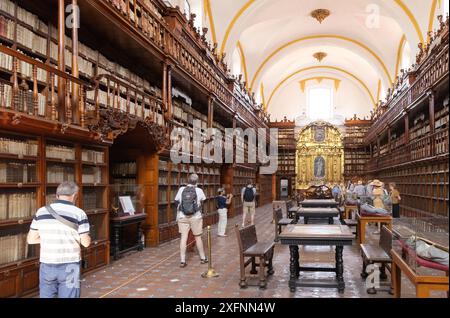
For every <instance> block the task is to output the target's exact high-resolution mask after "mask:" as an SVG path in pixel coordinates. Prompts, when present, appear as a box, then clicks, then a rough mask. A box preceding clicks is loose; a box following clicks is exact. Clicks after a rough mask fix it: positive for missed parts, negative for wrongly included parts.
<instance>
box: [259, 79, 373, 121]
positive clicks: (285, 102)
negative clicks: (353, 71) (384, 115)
mask: <svg viewBox="0 0 450 318" xmlns="http://www.w3.org/2000/svg"><path fill="white" fill-rule="evenodd" d="M341 80H342V81H341V84H340V87H339V89H338V90H337V91H336V90H334V87H333V85H334V83H333V81H330V80H324V81H322V84H324V85H330V86H331V87H333V93H334V105H335V106H334V114H335V115H338V116H341V117H345V118H351V117H353V115H354V114H356V115H357V116H358V117H360V118H362V117H363V116H369V115H370V111H371V110H372V109H373V104H372V102H371V100H370V98H369V97H368V95H367V93H366V92H365V91H363V90H362V88H360V87H359V85H358V84H355V83H353V82H352V81H350V80H347V79H342V78H341ZM313 85H317V82H315V81H310V82H308V83H307V84H306V89H305V93H302V91H301V89H300V85H299V81H294V82H292V83H290V84H288V85H287V86H285V87H283V88H281V89H280V90H278V92H277V94H276V95H275V97H274V98H273V99H272V102H271V104H270V108H269V113H270V114H271V119H272V120H275V119H277V120H281V119H283V118H284V116H287V118H288V119H295V118H297V117H300V116H302V115H304V114H305V115H307V114H308V110H307V99H306V98H307V97H306V93H307V88H308V87H309V86H313ZM269 94H270V92H266V96H268V95H269Z"/></svg>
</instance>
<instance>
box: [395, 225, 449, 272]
mask: <svg viewBox="0 0 450 318" xmlns="http://www.w3.org/2000/svg"><path fill="white" fill-rule="evenodd" d="M448 221H449V220H448V217H438V216H435V217H402V218H399V219H394V220H393V226H392V232H393V242H392V250H393V251H394V252H395V253H396V254H397V255H398V256H399V257H401V260H402V261H403V262H404V264H405V265H407V267H408V268H409V269H411V270H412V271H413V272H414V273H415V275H417V276H446V273H448V261H449V259H448V257H449V254H448V245H449V244H448V243H449V233H448V227H449V224H448Z"/></svg>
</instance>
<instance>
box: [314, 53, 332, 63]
mask: <svg viewBox="0 0 450 318" xmlns="http://www.w3.org/2000/svg"><path fill="white" fill-rule="evenodd" d="M327 55H328V54H327V53H325V52H317V53H314V54H313V57H314V58H315V59H316V60H318V61H319V62H322V60H323V59H324V58H326V57H327Z"/></svg>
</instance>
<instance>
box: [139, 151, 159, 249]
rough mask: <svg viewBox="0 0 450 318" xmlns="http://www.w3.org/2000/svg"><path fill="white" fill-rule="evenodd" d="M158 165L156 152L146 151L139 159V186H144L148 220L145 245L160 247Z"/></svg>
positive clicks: (144, 227)
mask: <svg viewBox="0 0 450 318" xmlns="http://www.w3.org/2000/svg"><path fill="white" fill-rule="evenodd" d="M158 163H159V156H158V155H157V154H156V153H155V152H150V151H145V152H144V153H143V154H142V155H140V156H139V157H138V159H137V166H138V180H137V181H138V184H140V185H142V187H143V189H142V190H143V191H144V200H145V213H146V214H147V219H146V221H145V224H144V225H143V227H142V228H143V231H144V235H145V244H146V246H147V247H149V246H152V247H154V246H158V244H159V228H158V174H159V170H158Z"/></svg>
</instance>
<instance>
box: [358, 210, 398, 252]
mask: <svg viewBox="0 0 450 318" xmlns="http://www.w3.org/2000/svg"><path fill="white" fill-rule="evenodd" d="M356 218H357V219H358V227H357V231H358V243H359V244H360V245H361V244H364V242H365V241H366V225H367V224H368V223H381V224H385V225H386V226H387V227H388V228H389V229H390V230H392V216H390V215H386V216H381V215H371V216H367V215H364V216H361V215H360V214H359V213H357V214H356Z"/></svg>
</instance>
